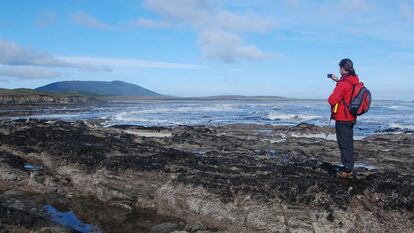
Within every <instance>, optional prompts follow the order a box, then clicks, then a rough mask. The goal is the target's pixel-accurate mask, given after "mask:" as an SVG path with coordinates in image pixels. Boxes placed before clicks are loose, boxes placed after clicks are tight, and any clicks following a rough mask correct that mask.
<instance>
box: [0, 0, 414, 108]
mask: <svg viewBox="0 0 414 233" xmlns="http://www.w3.org/2000/svg"><path fill="white" fill-rule="evenodd" d="M0 4H1V7H0V87H2V88H18V87H28V88H34V87H38V86H41V85H45V84H48V83H50V82H55V81H62V80H103V81H111V80H123V81H127V82H131V83H135V84H138V85H141V86H143V87H146V88H149V89H152V90H154V91H157V92H160V93H163V94H169V95H177V96H210V95H227V94H236V95H277V96H286V97H305V98H326V97H327V96H328V95H329V94H330V92H331V90H332V88H333V87H334V83H332V81H329V80H328V79H327V78H326V74H327V73H336V74H337V75H338V66H337V64H338V62H339V60H340V59H342V58H345V57H349V58H351V59H352V60H353V61H354V64H355V69H356V71H357V73H358V74H359V76H360V78H361V80H362V81H363V82H364V83H365V84H366V85H367V86H368V88H369V89H371V91H372V94H373V97H374V98H377V99H404V100H414V94H413V90H414V79H413V73H414V72H413V71H414V1H413V0H402V1H388V0H377V1H374V0H331V1H327V0H326V1H322V0H320V1H316V0H315V1H310V0H279V1H276V0H274V1H270V0H261V1H247V0H238V1H233V0H171V1H165V0H142V1H138V0H136V1H132V0H131V1H129V0H104V1H102V0H101V1H98V0H88V1H87V0H67V1H63V0H62V1H54V0H49V1H48V0H44V1H24V0H4V1H1V3H0Z"/></svg>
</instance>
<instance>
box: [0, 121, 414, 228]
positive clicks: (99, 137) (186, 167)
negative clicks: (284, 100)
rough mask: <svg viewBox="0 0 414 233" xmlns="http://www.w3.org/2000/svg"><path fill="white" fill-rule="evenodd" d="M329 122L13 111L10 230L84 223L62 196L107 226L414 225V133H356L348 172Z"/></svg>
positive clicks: (6, 156)
mask: <svg viewBox="0 0 414 233" xmlns="http://www.w3.org/2000/svg"><path fill="white" fill-rule="evenodd" d="M325 133H332V129H328V128H321V127H317V126H313V125H308V124H300V125H298V126H296V127H287V126H264V125H228V126H176V127H142V126H128V125H122V126H113V127H103V126H101V125H100V124H99V123H97V122H64V121H46V120H29V121H22V120H16V121H2V122H0V200H1V203H0V231H2V229H3V230H8V231H11V232H13V230H14V231H18V230H21V231H22V232H24V230H32V232H79V229H78V230H77V229H76V228H71V227H70V226H67V225H64V224H61V223H59V222H56V221H53V219H52V220H51V219H50V218H49V217H48V214H47V213H45V212H44V205H45V204H49V205H52V204H53V206H59V205H60V206H64V208H69V209H70V210H71V211H73V212H74V213H75V214H76V215H77V216H79V218H80V219H81V220H82V221H84V222H86V223H90V224H95V225H96V226H98V228H97V229H99V231H100V232H198V233H203V232H204V233H207V232H238V233H239V232H246V233H247V232H248V233H255V232H289V233H292V232H407V233H408V232H414V174H413V171H414V135H413V134H412V133H399V134H396V133H392V134H387V133H381V134H377V135H373V136H370V137H366V138H364V139H362V140H358V141H355V148H356V153H357V158H356V164H357V165H358V166H357V168H356V172H355V175H354V177H353V178H352V179H347V180H344V179H340V178H337V177H336V176H335V172H336V171H337V169H338V166H337V165H336V164H338V161H340V158H339V150H338V149H337V145H336V142H335V141H331V140H324V138H320V137H317V136H312V135H321V134H325ZM29 207H30V208H29ZM62 208H63V207H62ZM25 219H26V220H27V219H29V220H30V219H31V221H29V220H28V221H25ZM97 231H98V230H97ZM80 232H82V231H80Z"/></svg>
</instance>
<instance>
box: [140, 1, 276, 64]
mask: <svg viewBox="0 0 414 233" xmlns="http://www.w3.org/2000/svg"><path fill="white" fill-rule="evenodd" d="M145 4H146V6H147V7H148V8H149V9H151V10H153V11H154V12H156V13H158V14H159V15H160V16H161V17H162V18H163V19H164V20H165V21H167V22H168V23H170V24H172V25H176V26H181V27H188V28H190V29H192V30H195V31H196V33H197V35H198V41H199V44H200V47H201V48H202V51H203V53H204V54H205V55H206V56H207V57H210V58H214V59H221V60H223V61H225V62H230V61H234V60H237V59H248V60H261V59H265V58H268V57H269V56H267V55H266V53H265V52H263V51H261V50H260V49H259V48H257V47H255V46H254V45H248V44H247V45H245V43H244V42H243V40H242V33H252V32H269V31H272V30H273V29H274V28H275V27H276V26H277V25H276V23H275V22H274V21H273V20H270V19H267V18H263V17H259V16H258V15H256V14H254V13H251V12H247V13H235V12H232V11H229V10H226V9H224V8H223V7H220V6H218V5H215V4H213V3H212V2H211V1H206V0H177V1H163V0H146V1H145Z"/></svg>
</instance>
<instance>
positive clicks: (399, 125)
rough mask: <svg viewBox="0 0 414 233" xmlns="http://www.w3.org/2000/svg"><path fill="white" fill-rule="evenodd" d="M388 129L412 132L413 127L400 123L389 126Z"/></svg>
mask: <svg viewBox="0 0 414 233" xmlns="http://www.w3.org/2000/svg"><path fill="white" fill-rule="evenodd" d="M389 127H390V128H399V129H405V130H414V125H406V124H401V123H392V124H390V125H389Z"/></svg>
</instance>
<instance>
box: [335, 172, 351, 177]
mask: <svg viewBox="0 0 414 233" xmlns="http://www.w3.org/2000/svg"><path fill="white" fill-rule="evenodd" d="M352 175H353V173H352V171H340V172H338V173H337V176H338V177H340V178H343V179H349V178H352Z"/></svg>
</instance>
